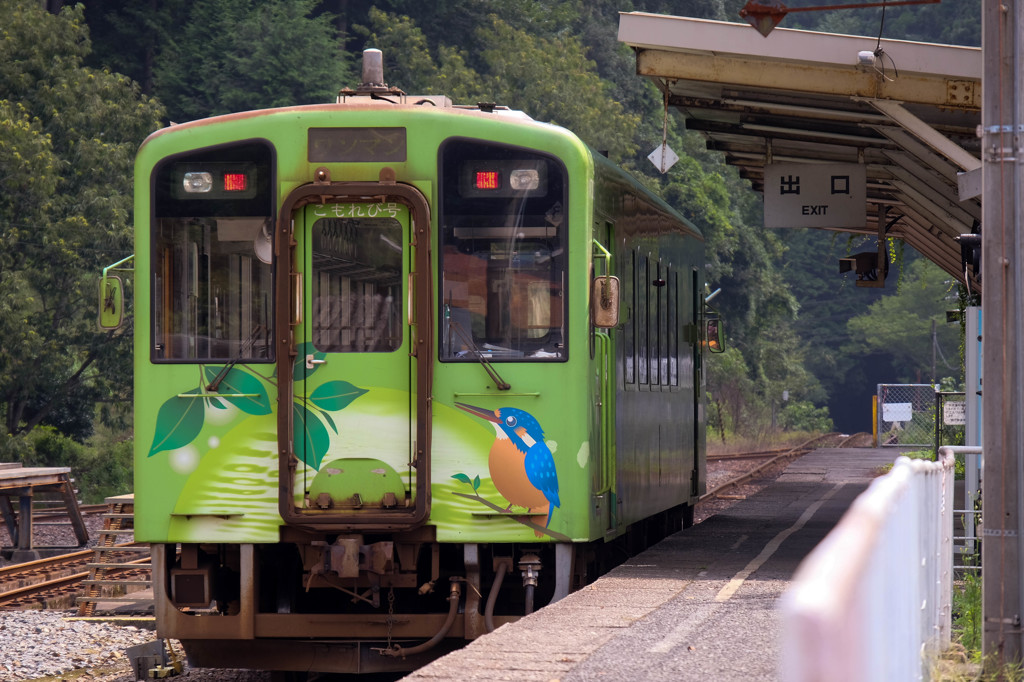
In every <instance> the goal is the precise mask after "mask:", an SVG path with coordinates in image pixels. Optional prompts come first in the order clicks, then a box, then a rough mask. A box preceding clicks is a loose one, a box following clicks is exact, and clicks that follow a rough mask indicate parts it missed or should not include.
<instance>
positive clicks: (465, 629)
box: [153, 505, 692, 673]
mask: <svg viewBox="0 0 1024 682" xmlns="http://www.w3.org/2000/svg"><path fill="white" fill-rule="evenodd" d="M688 521H692V512H691V508H690V507H688V506H687V505H680V506H678V507H674V508H672V509H669V510H666V511H665V512H663V513H661V514H659V515H656V516H654V517H652V518H650V519H646V520H645V521H643V522H639V523H637V524H634V525H633V526H631V527H630V529H629V532H627V533H625V534H623V535H620V536H618V537H616V538H614V539H613V540H609V541H607V542H606V541H604V540H598V541H595V542H589V543H577V544H571V543H538V544H535V545H519V544H515V545H512V544H449V543H439V542H436V541H435V539H434V537H433V535H434V534H433V529H432V528H431V527H423V528H420V529H418V530H414V531H409V532H403V533H398V534H388V535H386V534H380V535H372V534H365V535H359V534H341V535H326V534H313V533H310V534H307V533H302V532H296V531H286V532H285V537H283V541H282V542H281V543H279V544H266V545H254V544H210V545H207V544H182V545H170V544H155V545H153V566H154V570H153V573H154V594H155V595H157V598H156V609H157V621H158V622H159V623H160V624H161V631H160V632H159V635H160V636H161V637H170V638H174V639H178V640H180V641H181V642H182V644H183V645H184V647H185V650H186V652H187V654H188V658H189V663H190V665H192V666H194V667H218V668H251V669H265V670H279V671H316V672H323V673H377V672H392V671H407V670H414V669H416V668H418V667H421V666H422V665H425V664H426V663H428V662H429V661H431V660H433V659H435V658H437V657H439V656H441V655H444V654H445V653H447V652H449V651H452V650H454V649H456V648H459V647H461V646H463V645H465V643H466V642H467V641H468V640H472V639H475V638H477V637H479V636H481V635H484V634H486V633H488V632H490V631H492V630H494V629H495V628H497V627H500V626H501V625H503V624H505V623H508V622H512V621H515V620H518V619H519V618H521V617H523V616H524V615H526V614H528V613H531V612H532V611H533V610H534V609H535V608H540V607H541V606H543V605H546V604H548V603H551V602H553V601H557V600H558V599H560V598H562V597H564V596H566V595H567V594H568V593H569V592H571V591H573V590H576V589H579V588H580V587H582V586H583V585H586V584H587V583H589V582H592V581H593V580H595V579H596V578H597V577H598V576H599V575H600V574H602V573H604V572H606V571H608V570H610V569H611V568H612V567H614V566H615V565H618V564H620V563H622V562H623V561H625V560H626V559H628V558H629V557H630V556H633V555H634V554H636V553H638V552H639V551H642V550H643V549H644V548H645V547H647V546H649V545H651V544H654V543H655V542H657V541H658V540H660V539H662V538H663V537H665V536H667V535H668V534H670V533H672V532H675V531H676V530H679V529H680V528H682V527H684V525H688V523H687V522H688Z"/></svg>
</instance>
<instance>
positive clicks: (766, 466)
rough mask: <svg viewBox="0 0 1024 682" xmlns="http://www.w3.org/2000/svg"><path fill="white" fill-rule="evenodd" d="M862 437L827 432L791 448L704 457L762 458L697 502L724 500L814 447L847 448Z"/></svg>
mask: <svg viewBox="0 0 1024 682" xmlns="http://www.w3.org/2000/svg"><path fill="white" fill-rule="evenodd" d="M865 435H866V434H862V433H857V434H853V435H843V434H839V433H829V434H825V435H823V436H818V437H816V438H812V439H810V440H808V441H806V442H804V443H801V444H800V445H797V446H795V447H791V448H776V449H772V450H755V451H751V452H738V453H730V454H723V455H717V456H714V457H712V456H708V461H711V462H714V461H727V460H751V459H764V461H763V462H759V463H757V464H756V465H754V466H752V467H750V468H748V469H745V470H744V471H743V472H742V473H739V474H737V475H735V476H733V477H731V478H729V479H727V480H725V481H724V482H722V483H720V484H719V485H716V486H715V487H714V488H713V489H711V490H709V491H708V492H707V493H705V494H704V495H702V496H701V498H700V500H698V504H700V503H702V502H710V501H713V500H715V499H725V498H726V496H728V495H730V494H731V493H732V491H734V490H736V489H737V488H739V487H740V486H742V485H744V484H745V483H749V482H750V481H753V480H756V479H758V478H761V477H763V476H765V475H766V473H767V472H769V471H771V470H772V469H774V468H777V466H778V465H780V464H786V463H789V462H790V461H792V460H794V459H796V458H797V457H800V456H802V455H805V454H807V453H808V452H810V451H811V450H814V449H816V448H820V447H824V446H828V447H838V448H841V447H848V446H849V444H850V443H852V442H854V441H856V440H857V439H860V438H863V437H864V436H865Z"/></svg>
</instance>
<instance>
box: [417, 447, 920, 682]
mask: <svg viewBox="0 0 1024 682" xmlns="http://www.w3.org/2000/svg"><path fill="white" fill-rule="evenodd" d="M900 454H901V452H900V450H898V449H894V448H878V449H872V448H831V449H821V450H815V451H812V452H811V453H808V454H807V455H804V456H803V457H801V458H800V459H798V460H796V461H794V462H792V463H791V464H790V465H789V466H788V467H787V468H786V469H785V470H784V471H783V473H782V474H781V475H780V476H779V477H778V478H777V479H776V480H775V481H774V483H772V484H770V485H769V486H768V487H766V488H764V489H763V490H761V491H760V492H759V493H757V494H756V495H753V496H751V497H748V498H747V499H745V500H741V501H739V502H737V503H736V504H735V505H733V506H732V507H730V508H729V509H727V510H725V511H724V512H720V513H718V514H716V515H715V516H712V517H710V518H708V519H706V520H705V521H703V522H702V523H699V524H697V525H695V526H693V527H692V528H688V529H686V530H684V531H680V532H678V533H675V534H674V535H671V536H669V537H668V538H666V539H665V540H663V541H661V542H660V543H658V544H657V545H655V546H653V547H651V548H650V549H648V550H646V551H644V552H642V553H641V554H639V555H637V556H636V557H633V558H632V559H630V560H629V561H628V562H626V563H624V564H622V565H620V566H619V567H617V568H615V569H614V570H612V571H611V572H610V573H608V574H607V575H605V576H604V577H602V578H599V579H598V580H597V581H596V582H594V583H593V584H591V585H589V586H587V587H586V588H584V589H582V590H580V591H578V592H575V593H573V594H570V595H569V596H568V597H567V598H565V599H563V600H561V601H559V602H557V603H555V604H551V605H549V606H547V607H545V608H543V609H540V610H539V611H537V612H536V613H534V614H532V615H530V616H527V617H525V618H523V619H521V620H519V621H518V622H515V623H511V624H507V625H504V626H502V627H499V628H497V629H496V630H495V631H494V632H492V633H490V634H488V635H486V636H484V637H481V638H479V639H476V640H474V641H473V642H471V643H470V644H469V645H468V646H466V647H465V648H463V649H460V650H459V651H456V652H453V653H451V654H448V655H447V656H445V657H443V658H441V659H438V660H437V661H434V662H433V663H431V664H430V665H427V666H425V667H423V668H421V669H419V670H417V671H416V672H414V673H412V674H410V675H408V676H406V677H405V678H403V679H404V680H489V681H494V680H516V681H518V682H529V681H532V680H537V681H539V682H551V681H552V680H558V681H560V682H574V681H582V680H621V679H630V680H673V681H680V680H700V681H701V682H706V681H707V680H715V681H716V682H728V681H731V680H736V681H739V680H742V681H743V682H748V681H749V680H760V681H764V680H777V679H779V672H778V655H779V642H780V641H781V633H780V632H779V628H780V618H779V615H778V613H777V609H776V603H777V601H778V600H779V598H780V597H781V596H782V594H783V593H784V592H785V591H786V589H787V587H788V586H789V582H790V580H791V578H792V576H793V574H794V572H795V571H796V568H797V566H798V565H799V564H800V562H801V560H802V559H803V558H804V557H805V556H806V555H807V554H808V553H809V552H810V551H811V550H812V549H813V548H814V547H815V546H816V545H817V544H818V543H819V542H820V541H821V540H822V539H823V538H824V537H825V535H827V534H828V532H829V531H830V530H831V529H832V528H833V527H834V526H835V525H836V523H837V522H838V521H839V519H840V518H841V517H842V515H843V514H844V513H845V511H846V510H847V508H849V506H850V505H851V503H852V502H853V500H854V499H855V498H856V497H857V496H858V495H859V494H860V493H861V492H863V491H864V490H865V489H866V488H867V486H868V485H869V484H870V482H871V481H872V479H873V478H875V477H876V476H877V475H878V470H879V468H880V467H882V466H883V465H886V464H891V463H892V462H894V461H895V460H896V458H897V457H898V456H899V455H900Z"/></svg>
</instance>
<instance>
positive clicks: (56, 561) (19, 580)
mask: <svg viewBox="0 0 1024 682" xmlns="http://www.w3.org/2000/svg"><path fill="white" fill-rule="evenodd" d="M140 550H145V555H144V556H140ZM106 554H107V556H106V557H105V560H106V561H107V562H108V565H110V568H107V569H106V570H107V572H108V579H109V580H114V581H117V582H119V583H120V584H122V585H125V584H133V583H141V582H144V580H143V578H146V579H148V575H149V555H148V546H146V545H143V544H141V543H126V544H123V545H117V546H115V547H111V548H110V551H109V552H106ZM95 556H96V551H95V550H94V549H87V550H81V551H77V552H72V553H70V554H62V555H60V556H55V557H49V558H46V559H39V560H37V561H30V562H27V563H22V564H13V565H10V566H5V567H2V568H0V609H5V610H7V609H33V608H70V607H72V606H74V604H75V601H76V600H77V598H78V596H79V595H81V594H83V593H84V592H85V588H86V586H87V581H88V580H89V575H90V570H89V569H90V564H92V563H93V562H94V561H95ZM103 596H108V595H103Z"/></svg>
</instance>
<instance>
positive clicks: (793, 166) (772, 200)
mask: <svg viewBox="0 0 1024 682" xmlns="http://www.w3.org/2000/svg"><path fill="white" fill-rule="evenodd" d="M866 224H867V173H866V172H865V169H864V166H863V165H862V164H859V163H813V164H812V163H773V164H769V165H767V166H765V168H764V226H765V227H859V228H863V227H865V226H866Z"/></svg>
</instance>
